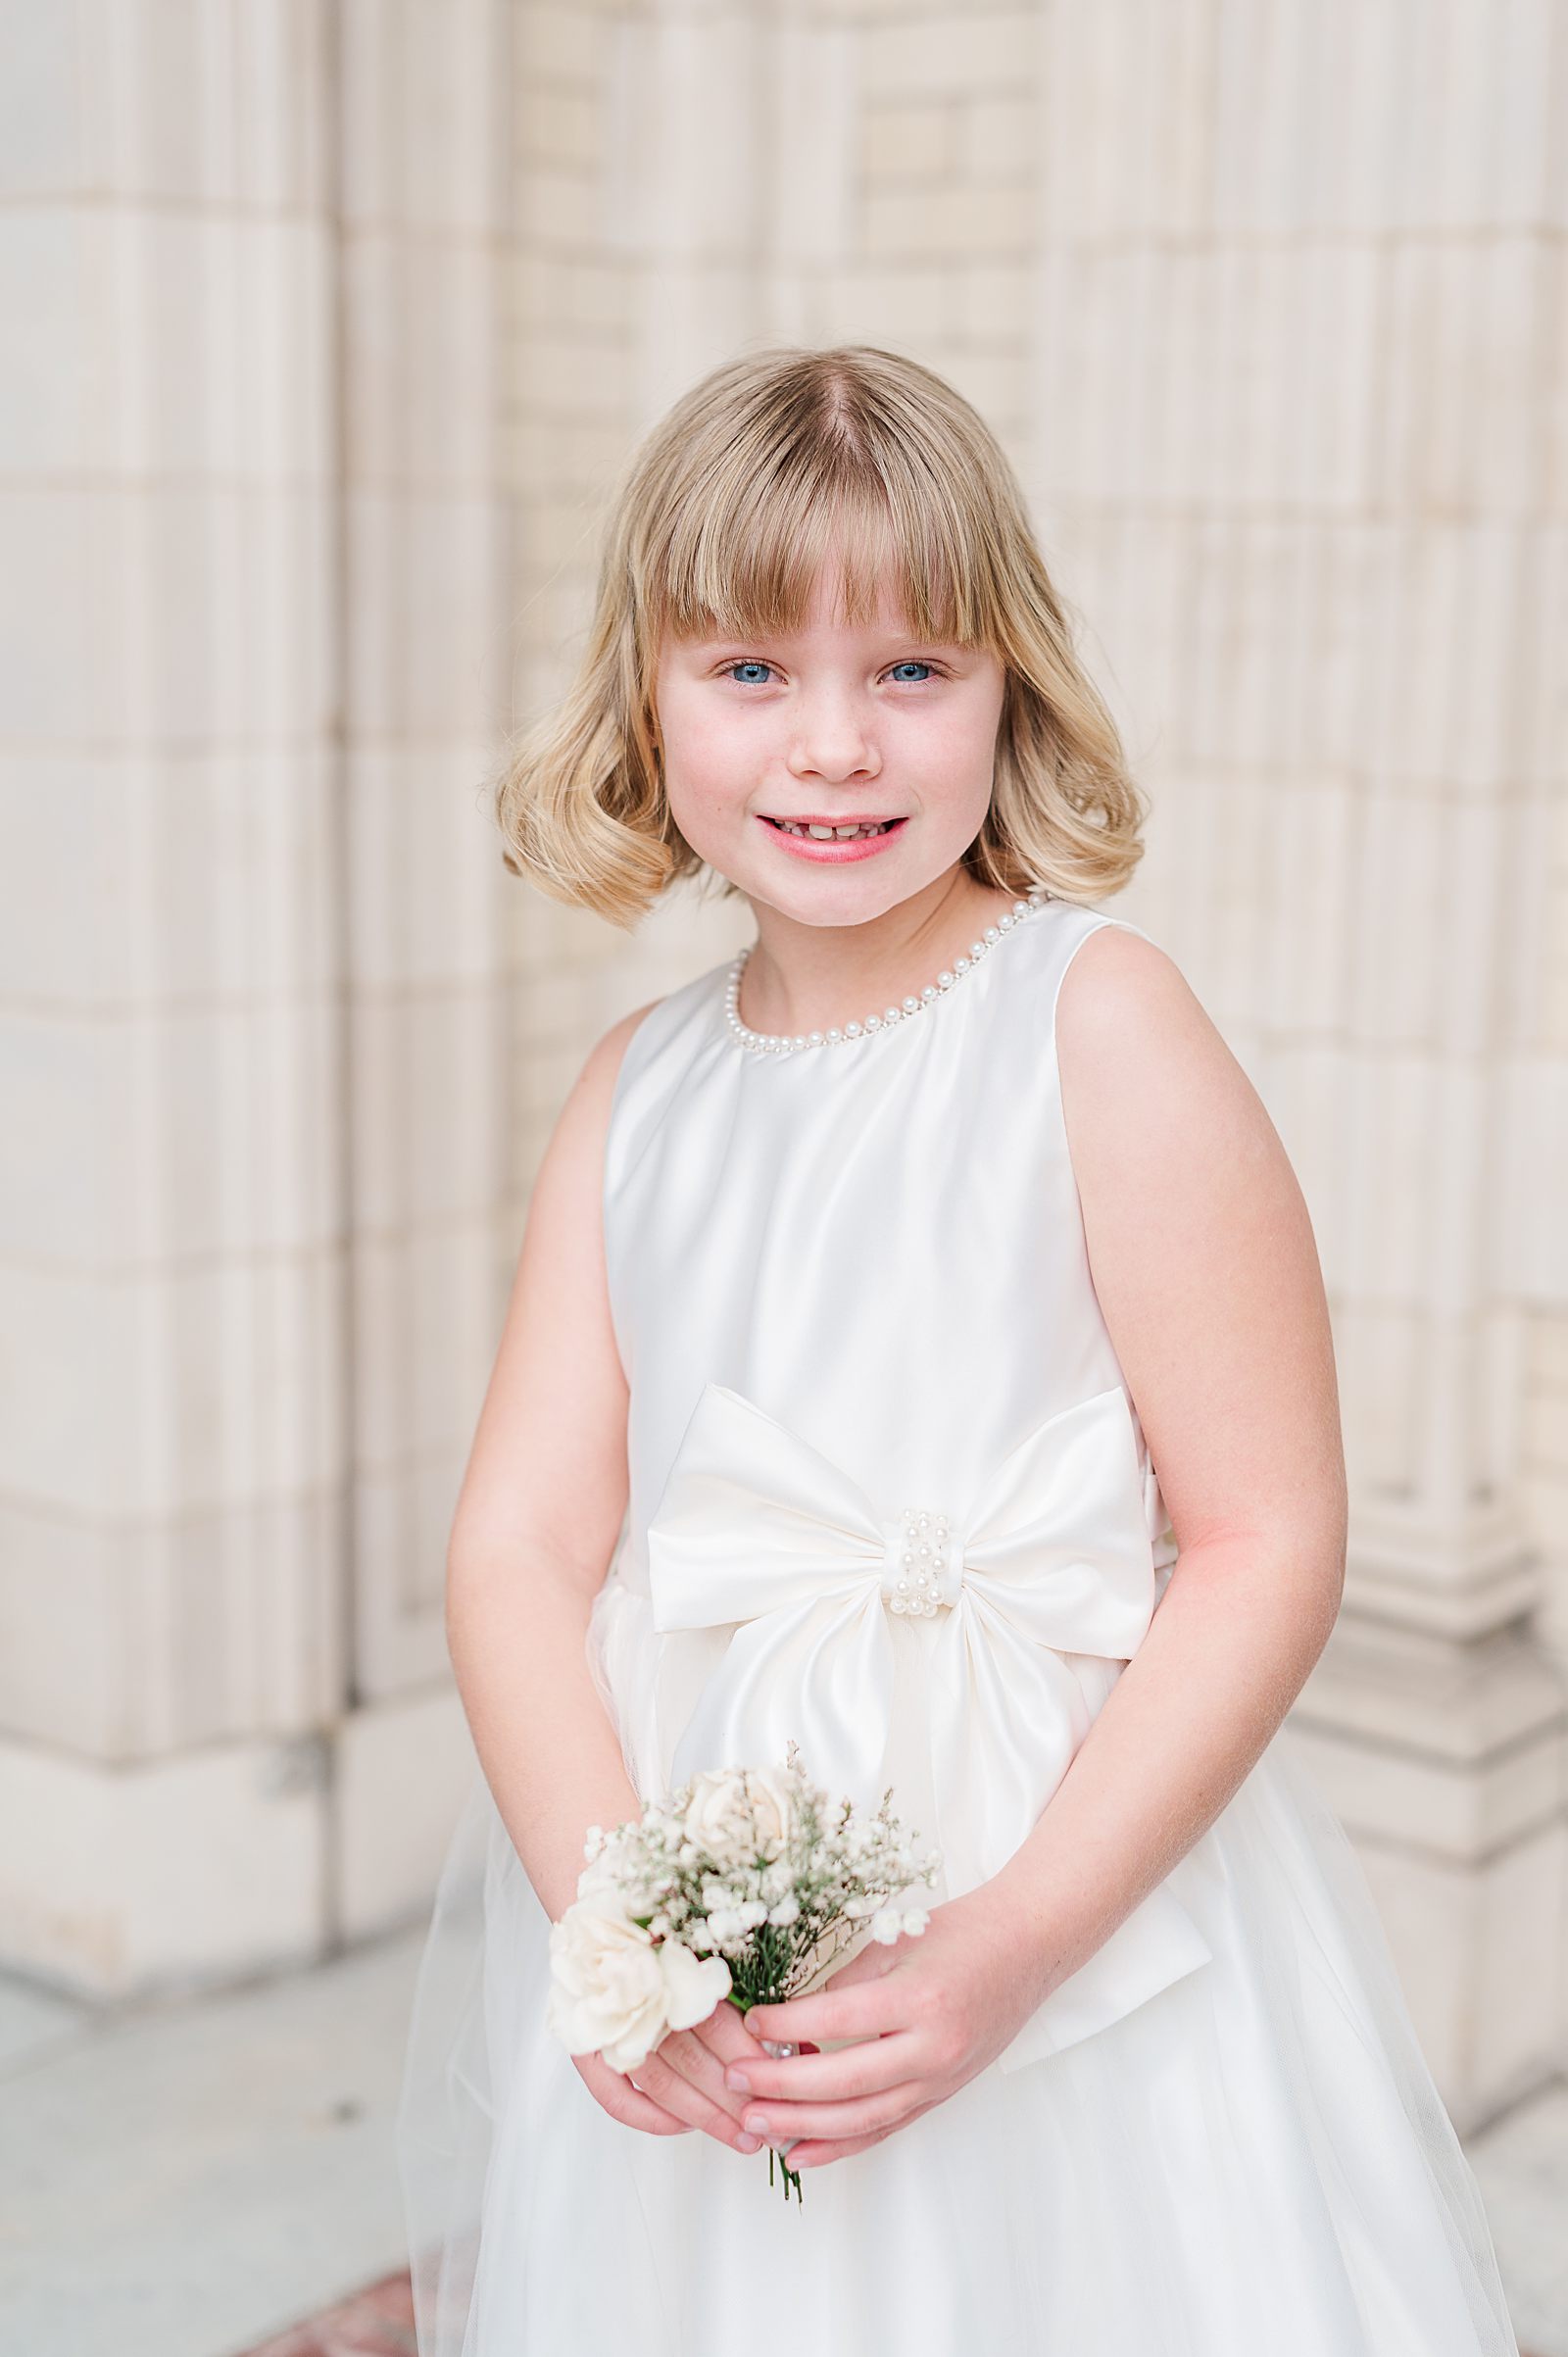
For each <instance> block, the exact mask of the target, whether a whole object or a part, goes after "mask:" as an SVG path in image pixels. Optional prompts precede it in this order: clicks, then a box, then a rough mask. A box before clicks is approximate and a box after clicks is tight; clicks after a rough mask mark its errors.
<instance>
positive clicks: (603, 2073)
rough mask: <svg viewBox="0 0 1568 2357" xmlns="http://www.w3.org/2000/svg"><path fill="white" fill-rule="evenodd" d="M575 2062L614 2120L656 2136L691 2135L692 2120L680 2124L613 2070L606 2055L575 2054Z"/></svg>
mask: <svg viewBox="0 0 1568 2357" xmlns="http://www.w3.org/2000/svg"><path fill="white" fill-rule="evenodd" d="M572 2061H573V2062H574V2063H575V2064H576V2065H577V2069H578V2071H579V2072H580V2074H581V2076H582V2079H583V2082H584V2084H585V2085H586V2087H587V2088H588V2091H589V2093H590V2094H591V2095H592V2096H593V2097H594V2099H595V2100H596V2102H597V2103H598V2104H599V2106H600V2108H601V2110H603V2111H607V2112H608V2113H609V2114H610V2117H611V2118H612V2119H613V2120H619V2121H620V2122H621V2123H622V2125H623V2126H624V2127H627V2128H640V2129H641V2130H642V2131H643V2133H644V2134H645V2135H647V2136H690V2135H691V2123H690V2121H689V2120H678V2119H677V2118H676V2117H675V2115H674V2113H673V2112H668V2111H665V2109H664V2107H663V2105H662V2104H661V2103H656V2102H655V2101H654V2099H653V2097H652V2096H651V2095H645V2094H644V2093H643V2091H642V2089H641V2087H633V2085H632V2083H631V2081H630V2080H629V2079H628V2078H626V2076H625V2075H624V2073H623V2072H620V2071H616V2070H612V2068H611V2066H610V2064H609V2063H608V2062H606V2061H605V2059H604V2057H603V2056H602V2055H599V2054H574V2055H573V2056H572Z"/></svg>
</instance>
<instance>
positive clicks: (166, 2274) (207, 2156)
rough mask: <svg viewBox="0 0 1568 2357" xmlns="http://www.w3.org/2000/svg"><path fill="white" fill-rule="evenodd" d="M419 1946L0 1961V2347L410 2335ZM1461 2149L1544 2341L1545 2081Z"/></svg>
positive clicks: (1562, 2238) (1559, 2214)
mask: <svg viewBox="0 0 1568 2357" xmlns="http://www.w3.org/2000/svg"><path fill="white" fill-rule="evenodd" d="M421 1945H422V1930H420V1931H415V1932H410V1933H405V1934H402V1935H400V1936H399V1937H397V1938H395V1939H390V1940H383V1941H380V1942H378V1943H376V1944H375V1945H373V1946H370V1947H366V1948H362V1949H360V1950H358V1951H357V1952H356V1953H355V1954H353V1955H352V1956H347V1957H343V1958H340V1959H339V1960H338V1961H336V1962H334V1963H332V1964H330V1965H325V1966H322V1967H321V1968H319V1970H317V1971H314V1972H308V1973H302V1974H297V1975H292V1976H289V1977H286V1978H284V1979H281V1980H271V1981H268V1982H258V1983H255V1984H253V1985H250V1986H248V1987H245V1988H241V1989H229V1990H227V1991H225V1992H223V1993H222V1994H221V1995H217V1996H212V1997H207V1998H203V1999H201V2000H199V2001H188V2002H185V2003H181V2004H174V2005H168V2006H148V2007H143V2008H138V2009H136V2010H134V2011H132V2012H127V2013H124V2014H122V2015H120V2016H118V2017H116V2018H114V2019H112V2020H105V2019H102V2018H100V2017H99V2016H97V2015H95V2014H94V2013H93V2012H92V2010H91V2009H90V2008H87V2007H83V2006H80V2005H77V2004H74V2003H73V2002H71V2001H69V2000H66V1999H63V1998H60V1997H57V1996H52V1995H49V1994H47V1993H45V1992H43V1991H41V1990H39V1989H35V1988H32V1987H31V1986H29V1985H27V1984H25V1983H24V1982H22V1981H20V1980H15V1979H9V1980H8V1979H6V1978H5V1977H4V1976H0V2108H3V2114H4V2119H5V2127H6V2134H5V2138H4V2153H3V2157H0V2219H3V2220H4V2222H5V2223H4V2225H3V2227H0V2349H4V2350H6V2351H8V2352H9V2351H11V2350H16V2351H18V2352H19V2353H20V2352H25V2357H415V2341H414V2331H413V2320H412V2311H411V2307H410V2301H409V2287H408V2277H407V2272H406V2252H405V2248H404V2240H403V2224H402V2210H401V2202H400V2197H399V2190H398V2185H397V2178H396V2171H395V2168H394V2164H393V2157H392V2146H391V2124H392V2114H393V2109H394V2106H395V2104H396V2099H397V2084H398V2077H399V2071H400V2066H401V2059H402V2051H403V2042H404V2037H405V2033H406V2029H407V2024H408V2016H409V2007H410V2003H411V1999H412V1994H413V1988H414V1974H415V1968H416V1965H417V1961H418V1956H419V1952H420V1948H421ZM1468 2149H1469V2152H1470V2157H1471V2160H1472V2162H1473V2164H1474V2166H1475V2169H1476V2172H1477V2176H1478V2178H1479V2179H1480V2182H1481V2186H1482V2191H1483V2193H1484V2195H1485V2198H1486V2201H1487V2206H1488V2213H1489V2216H1490V2217H1491V2220H1492V2225H1493V2232H1494V2234H1495V2237H1496V2242H1497V2251H1498V2257H1499V2260H1500V2263H1501V2266H1502V2270H1503V2276H1504V2280H1505V2281H1506V2283H1507V2284H1508V2288H1509V2296H1510V2299H1511V2301H1512V2303H1513V2310H1514V2319H1515V2324H1516V2327H1517V2330H1518V2332H1519V2337H1520V2341H1521V2344H1522V2347H1523V2348H1524V2349H1525V2350H1526V2351H1527V2352H1529V2353H1530V2357H1568V2233H1565V2231H1564V2222H1565V2220H1568V2085H1563V2084H1561V2083H1559V2084H1558V2085H1557V2086H1556V2087H1552V2088H1549V2089H1547V2090H1545V2091H1544V2093H1542V2094H1540V2095H1538V2096H1536V2097H1535V2098H1533V2099H1532V2101H1531V2102H1529V2103H1528V2104H1525V2105H1522V2106H1520V2107H1519V2109H1518V2110H1516V2111H1515V2112H1513V2113H1512V2114H1510V2115H1509V2117H1508V2118H1507V2119H1505V2120H1503V2121H1501V2122H1499V2123H1497V2124H1496V2125H1495V2126H1494V2127H1493V2128H1491V2129H1489V2130H1488V2131H1487V2132H1486V2133H1485V2134H1484V2135H1482V2136H1476V2137H1474V2138H1472V2139H1471V2141H1470V2144H1469V2146H1468Z"/></svg>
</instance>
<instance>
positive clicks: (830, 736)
mask: <svg viewBox="0 0 1568 2357" xmlns="http://www.w3.org/2000/svg"><path fill="white" fill-rule="evenodd" d="M788 765H789V770H790V774H791V776H792V777H822V778H827V779H829V780H830V781H834V782H842V783H848V781H849V780H850V779H851V778H858V777H875V776H876V775H877V774H878V772H879V771H880V769H881V767H882V757H881V755H880V754H879V753H878V752H877V749H876V744H875V740H874V738H873V737H872V735H871V733H870V731H869V730H868V729H867V728H866V727H865V725H864V722H863V719H862V717H861V715H860V712H859V711H858V706H857V704H856V702H855V700H854V698H853V697H851V696H845V695H834V694H822V695H818V696H816V697H814V698H813V699H812V700H811V702H810V703H809V704H802V705H801V706H799V707H798V708H797V714H796V726H795V735H794V740H793V742H792V744H791V746H790V751H789V764H788Z"/></svg>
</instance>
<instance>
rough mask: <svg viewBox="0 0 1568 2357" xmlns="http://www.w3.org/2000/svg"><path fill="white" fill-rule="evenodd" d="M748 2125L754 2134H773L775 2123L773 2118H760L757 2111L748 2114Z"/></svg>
mask: <svg viewBox="0 0 1568 2357" xmlns="http://www.w3.org/2000/svg"><path fill="white" fill-rule="evenodd" d="M746 2126H747V2128H748V2130H749V2131H750V2133H751V2134H752V2135H753V2136H771V2134H772V2131H773V2123H772V2122H771V2120H760V2119H758V2117H757V2115H756V2113H755V2112H753V2113H751V2114H749V2115H748V2117H747V2121H746Z"/></svg>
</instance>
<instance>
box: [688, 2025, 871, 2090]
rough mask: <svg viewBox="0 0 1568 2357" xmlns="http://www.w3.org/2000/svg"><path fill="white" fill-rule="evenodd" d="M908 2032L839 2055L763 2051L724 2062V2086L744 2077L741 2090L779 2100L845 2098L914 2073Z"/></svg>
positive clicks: (845, 2048)
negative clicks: (756, 2059) (752, 2058)
mask: <svg viewBox="0 0 1568 2357" xmlns="http://www.w3.org/2000/svg"><path fill="white" fill-rule="evenodd" d="M910 2036H911V2034H910V2033H909V2032H908V2031H907V2030H889V2031H887V2032H886V2033H885V2034H884V2035H883V2036H882V2037H881V2038H861V2039H860V2040H859V2042H858V2044H856V2045H851V2046H843V2047H841V2048H840V2049H839V2051H838V2052H837V2053H836V2054H822V2053H819V2052H816V2051H814V2050H813V2051H812V2052H811V2053H809V2054H784V2055H777V2056H775V2055H771V2054H764V2055H763V2056H762V2058H761V2060H760V2062H751V2061H746V2062H740V2063H735V2062H731V2063H726V2064H725V2066H724V2074H723V2078H724V2085H725V2087H726V2088H734V2087H735V2086H736V2082H737V2080H738V2079H743V2080H744V2081H745V2083H746V2084H745V2086H744V2087H742V2088H741V2089H740V2092H741V2093H742V2094H751V2095H755V2096H757V2097H758V2098H759V2099H762V2098H767V2099H771V2100H773V2101H775V2102H779V2103H843V2102H845V2101H847V2100H848V2099H849V2097H851V2096H852V2095H872V2094H875V2093H876V2092H877V2091H878V2089H879V2088H882V2087H898V2086H901V2085H902V2084H903V2082H904V2081H905V2080H907V2079H910V2078H912V2077H914V2076H915V2073H914V2070H913V2059H912V2057H911V2055H910V2052H909V2045H910Z"/></svg>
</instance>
